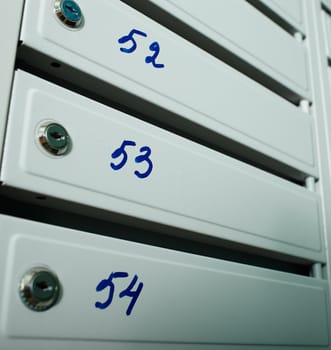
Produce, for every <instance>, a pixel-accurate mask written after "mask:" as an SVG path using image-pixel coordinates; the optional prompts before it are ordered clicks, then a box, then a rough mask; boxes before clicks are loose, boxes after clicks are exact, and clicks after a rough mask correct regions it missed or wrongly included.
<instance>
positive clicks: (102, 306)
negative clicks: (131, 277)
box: [95, 272, 128, 310]
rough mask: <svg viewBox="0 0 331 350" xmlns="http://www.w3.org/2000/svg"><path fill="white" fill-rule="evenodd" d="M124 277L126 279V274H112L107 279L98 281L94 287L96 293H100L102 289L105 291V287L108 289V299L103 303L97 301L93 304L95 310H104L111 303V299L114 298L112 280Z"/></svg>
mask: <svg viewBox="0 0 331 350" xmlns="http://www.w3.org/2000/svg"><path fill="white" fill-rule="evenodd" d="M125 277H128V273H127V272H112V273H111V274H110V275H109V277H108V279H105V280H102V281H100V283H99V284H98V285H97V287H96V291H97V292H101V291H103V290H104V289H106V288H107V287H109V295H108V299H107V300H106V301H105V302H104V303H101V302H99V301H97V302H96V303H95V307H96V308H98V309H101V310H103V309H106V308H107V307H108V306H109V305H110V304H111V303H112V301H113V297H114V291H115V286H114V283H113V279H115V278H125Z"/></svg>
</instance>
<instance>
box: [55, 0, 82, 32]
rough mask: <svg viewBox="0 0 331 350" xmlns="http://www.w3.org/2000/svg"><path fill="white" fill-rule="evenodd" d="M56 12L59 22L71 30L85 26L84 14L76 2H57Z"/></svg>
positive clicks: (61, 0) (65, 0) (68, 0)
mask: <svg viewBox="0 0 331 350" xmlns="http://www.w3.org/2000/svg"><path fill="white" fill-rule="evenodd" d="M54 12H55V14H56V16H57V17H58V18H59V20H60V21H61V22H62V23H63V24H65V25H66V26H68V27H70V28H76V29H77V28H79V27H81V26H82V25H83V14H82V11H81V9H80V7H79V5H78V3H77V2H76V1H73V0H55V1H54Z"/></svg>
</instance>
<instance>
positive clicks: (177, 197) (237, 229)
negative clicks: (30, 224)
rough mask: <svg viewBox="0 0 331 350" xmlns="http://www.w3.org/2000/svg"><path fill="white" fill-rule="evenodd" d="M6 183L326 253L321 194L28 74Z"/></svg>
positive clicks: (19, 78)
mask: <svg viewBox="0 0 331 350" xmlns="http://www.w3.org/2000/svg"><path fill="white" fill-rule="evenodd" d="M66 140H67V143H66ZM62 147H63V148H62ZM1 180H2V181H3V183H4V184H5V185H6V186H10V187H15V188H21V189H24V190H27V191H31V192H33V193H41V194H44V195H45V196H52V197H56V198H58V199H64V200H67V201H72V202H76V203H81V204H85V205H89V206H92V207H96V208H100V209H104V210H109V211H110V212H113V213H119V214H123V215H127V216H131V217H134V218H139V219H143V220H147V221H151V222H155V223H161V224H166V225H170V226H172V227H176V228H180V229H184V230H189V231H193V232H197V233H199V234H200V237H201V239H203V236H206V237H208V236H213V237H217V238H224V239H227V240H230V241H234V242H240V243H246V244H249V245H253V246H257V247H261V248H265V249H268V250H270V249H272V250H275V251H278V252H281V253H285V254H290V255H294V256H300V257H305V258H308V259H315V258H316V259H319V260H324V251H323V249H322V246H321V239H320V235H321V232H320V224H319V220H320V199H319V196H318V195H317V194H315V193H312V192H309V191H307V190H306V189H305V188H302V187H300V186H298V185H295V184H292V183H290V182H288V181H285V180H282V179H280V178H278V177H276V176H273V175H270V174H268V173H266V172H263V171H261V170H258V169H256V168H254V167H251V166H248V165H246V164H244V163H242V162H239V161H237V160H234V159H231V158H230V157H227V156H224V155H222V154H221V153H218V152H216V151H213V150H210V149H208V148H206V147H203V146H201V145H199V144H196V143H194V142H192V141H189V140H186V139H184V138H182V137H179V136H177V135H174V134H172V133H170V132H167V131H164V130H162V129H160V128H158V127H155V126H152V125H149V124H147V123H145V122H142V121H140V120H138V119H136V118H133V117H131V116H129V115H127V114H124V113H122V112H119V111H117V110H115V109H112V108H109V107H105V106H103V105H101V104H99V103H96V102H94V101H92V100H89V99H87V98H84V97H82V96H79V95H77V94H75V93H73V92H70V91H68V90H66V89H63V88H60V87H58V86H55V85H53V84H51V83H49V82H46V81H44V80H41V79H39V78H36V77H34V76H32V75H30V74H28V73H24V72H21V71H18V72H17V74H16V78H15V84H14V90H13V95H12V105H11V108H10V115H9V123H8V132H7V139H6V145H5V152H4V159H3V165H2V178H1Z"/></svg>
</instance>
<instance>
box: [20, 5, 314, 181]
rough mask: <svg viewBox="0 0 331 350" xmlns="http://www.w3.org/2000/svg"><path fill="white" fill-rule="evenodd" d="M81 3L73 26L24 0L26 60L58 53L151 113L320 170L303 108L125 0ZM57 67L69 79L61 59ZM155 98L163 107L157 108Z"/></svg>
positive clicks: (310, 170)
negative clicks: (78, 21)
mask: <svg viewBox="0 0 331 350" xmlns="http://www.w3.org/2000/svg"><path fill="white" fill-rule="evenodd" d="M79 4H80V9H81V11H82V14H83V15H84V21H83V22H82V24H81V25H80V27H78V28H74V29H72V28H68V27H67V26H66V25H65V24H63V23H61V21H60V20H59V19H58V18H57V17H56V15H55V14H54V8H53V7H54V6H53V5H54V3H53V2H51V1H50V2H45V1H40V0H33V1H26V6H25V13H24V18H23V23H22V33H21V41H22V43H23V47H29V48H30V49H33V50H34V56H33V57H30V58H29V53H28V52H26V56H25V55H24V54H22V56H21V59H22V60H27V63H28V64H33V62H35V64H36V66H37V68H38V69H40V67H41V66H42V63H41V62H39V61H38V57H39V58H40V57H41V56H42V55H47V56H49V57H50V58H49V60H50V61H49V63H50V64H51V63H52V62H54V60H55V61H57V60H58V61H60V62H63V63H64V64H67V65H69V66H71V67H74V68H75V69H77V70H79V71H82V72H85V73H87V74H89V75H90V76H93V77H95V78H98V79H101V80H103V81H105V82H107V83H108V84H109V86H112V87H116V88H119V89H120V92H121V93H124V91H125V94H129V96H128V95H125V96H124V97H122V98H121V100H120V101H119V103H122V104H124V105H126V107H129V108H131V109H132V110H136V111H137V112H139V113H141V114H142V115H145V116H146V117H147V118H151V119H154V120H157V121H158V122H161V123H162V124H163V125H166V124H171V125H170V126H171V127H175V128H180V129H181V130H183V131H184V132H186V133H191V132H193V133H194V135H195V136H196V137H200V138H204V137H205V136H204V134H203V133H199V131H197V130H199V128H197V127H195V128H193V127H191V126H188V125H192V123H193V124H194V125H195V126H198V127H200V128H202V129H203V130H207V131H208V132H212V133H213V134H217V135H222V136H225V137H227V138H229V139H231V140H235V141H236V142H238V143H240V144H241V145H242V144H244V145H246V146H247V147H249V148H251V149H254V150H256V151H258V152H261V153H263V154H265V155H267V156H268V157H271V158H274V159H276V160H278V161H280V162H282V163H285V164H287V165H290V166H291V167H293V168H296V169H298V170H300V171H303V172H304V173H305V174H310V175H317V173H316V163H315V158H314V147H313V139H312V129H311V120H310V117H309V116H308V115H306V114H305V113H303V112H302V111H301V110H300V109H299V108H298V107H296V106H294V105H293V104H291V103H289V102H288V101H286V100H284V99H283V98H281V97H279V96H278V95H277V94H275V93H272V92H271V91H270V90H268V89H266V88H265V87H263V86H261V85H259V84H258V83H256V82H255V81H253V80H251V79H249V78H248V77H246V76H245V75H243V74H241V73H239V72H238V71H236V70H234V69H233V68H231V67H229V66H228V65H226V64H225V63H223V62H222V61H220V60H218V59H216V58H215V57H213V56H211V55H209V54H208V53H206V52H204V51H203V50H201V49H200V48H198V47H196V46H194V45H192V44H191V43H189V42H187V41H186V40H184V39H182V38H181V37H180V36H178V35H176V34H174V33H173V32H171V31H169V30H167V29H166V28H164V27H162V26H161V25H160V24H158V23H156V22H154V21H152V20H151V19H149V18H148V17H146V16H144V15H142V14H140V13H139V12H138V11H135V10H133V9H132V8H130V7H129V6H127V5H125V4H124V3H122V2H119V1H108V0H99V2H98V11H96V9H95V4H94V3H93V2H91V1H88V0H81V1H79ZM296 44H297V43H296ZM24 52H25V51H24V50H23V53H24ZM29 52H30V54H31V51H29ZM36 52H37V54H36ZM38 52H39V54H38ZM38 55H39V56H38ZM300 62H301V60H300ZM299 65H301V63H300V64H299ZM45 69H48V70H49V69H53V70H52V71H53V73H54V70H56V69H55V68H54V67H53V68H52V67H51V66H49V65H48V66H47V68H45ZM56 72H57V73H54V74H59V75H60V76H61V79H67V80H69V81H70V79H71V75H70V74H62V73H61V72H64V70H62V68H61V66H60V67H58V69H57V70H56ZM61 74H62V75H61ZM68 75H69V76H68ZM92 85H93V84H92ZM109 86H108V87H109ZM84 88H86V89H89V81H88V80H86V86H85V87H84ZM104 88H105V89H106V90H105V91H103V89H100V90H102V91H97V93H98V94H101V95H103V98H111V97H112V96H113V92H114V91H113V90H112V91H108V90H107V86H104ZM92 89H93V87H92ZM116 91H117V90H116ZM117 93H118V95H120V93H119V92H118V91H117ZM116 98H117V97H116ZM118 98H120V97H118ZM134 98H136V99H137V98H138V99H140V100H139V102H136V100H135V102H132V101H133V99H134ZM115 102H116V101H115ZM117 102H118V101H117ZM150 104H152V105H153V106H158V107H159V109H160V110H162V112H160V113H156V112H155V110H154V112H153V113H152V112H151V111H150V110H149V106H150ZM151 108H152V107H151ZM167 113H168V114H171V113H172V114H173V115H175V117H173V118H168V117H167ZM188 123H190V124H188ZM192 130H193V131H192ZM205 141H206V142H209V141H210V140H205ZM213 142H214V143H215V144H217V140H213ZM218 142H220V141H218ZM218 146H220V145H219V144H218Z"/></svg>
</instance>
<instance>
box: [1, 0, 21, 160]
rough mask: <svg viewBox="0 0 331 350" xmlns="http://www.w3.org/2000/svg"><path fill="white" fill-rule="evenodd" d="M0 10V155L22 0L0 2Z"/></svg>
mask: <svg viewBox="0 0 331 350" xmlns="http://www.w3.org/2000/svg"><path fill="white" fill-rule="evenodd" d="M1 12H2V13H3V14H5V15H4V16H2V18H1V21H0V43H1V54H0V157H1V154H2V146H3V136H4V133H5V127H6V121H7V113H8V106H9V100H10V92H11V85H12V79H13V74H14V66H15V56H16V48H17V43H18V38H19V31H20V23H21V16H22V12H23V0H11V1H4V2H3V3H2V4H1Z"/></svg>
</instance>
